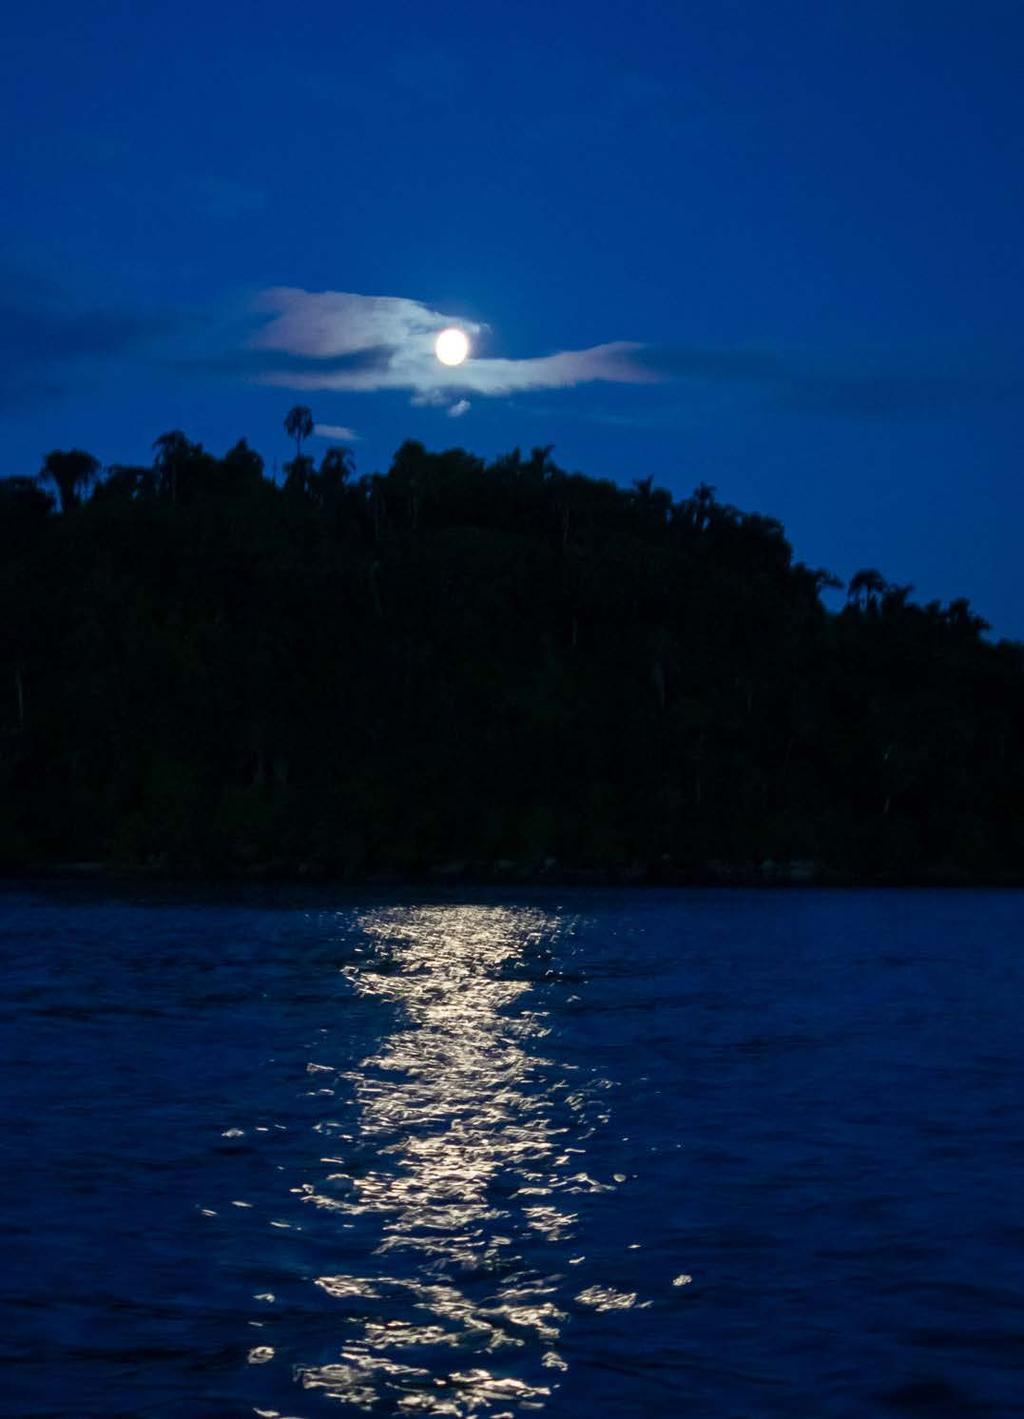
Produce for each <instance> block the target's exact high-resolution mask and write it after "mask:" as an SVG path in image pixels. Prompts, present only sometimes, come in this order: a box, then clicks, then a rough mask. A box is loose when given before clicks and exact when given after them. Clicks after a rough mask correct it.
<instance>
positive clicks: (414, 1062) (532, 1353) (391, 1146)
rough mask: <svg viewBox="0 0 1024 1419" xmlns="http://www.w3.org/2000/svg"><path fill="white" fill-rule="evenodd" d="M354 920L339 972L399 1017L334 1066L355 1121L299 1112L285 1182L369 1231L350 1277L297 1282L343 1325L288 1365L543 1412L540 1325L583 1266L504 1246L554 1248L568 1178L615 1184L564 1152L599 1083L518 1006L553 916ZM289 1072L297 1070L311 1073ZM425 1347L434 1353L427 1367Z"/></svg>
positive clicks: (419, 1409) (568, 1297)
mask: <svg viewBox="0 0 1024 1419" xmlns="http://www.w3.org/2000/svg"><path fill="white" fill-rule="evenodd" d="M362 925H363V929H364V931H365V935H366V937H367V938H368V940H369V942H370V943H371V946H370V949H369V950H368V952H367V955H368V959H367V961H366V964H365V965H359V966H355V965H348V966H346V967H345V968H344V969H345V974H346V975H347V976H348V977H349V979H350V981H351V983H352V986H353V988H354V990H355V992H356V993H357V995H358V996H361V997H364V998H365V997H370V998H376V999H377V1000H378V1001H383V1002H387V1003H388V1004H390V1005H392V1006H394V1007H396V1009H397V1011H398V1028H397V1029H396V1030H395V1032H394V1033H393V1034H391V1035H390V1036H388V1037H387V1038H385V1039H384V1040H383V1042H382V1044H381V1046H380V1049H379V1050H378V1051H377V1052H376V1053H375V1054H373V1055H372V1056H371V1057H370V1058H368V1059H365V1060H363V1062H362V1064H361V1065H360V1067H359V1069H358V1070H355V1071H349V1072H347V1073H342V1074H335V1075H334V1078H333V1081H332V1082H333V1083H334V1084H335V1088H336V1090H337V1092H338V1093H341V1092H343V1091H345V1090H346V1089H347V1090H349V1091H351V1093H350V1097H351V1099H352V1102H353V1104H354V1105H356V1106H357V1110H358V1134H357V1135H353V1133H352V1131H351V1129H350V1128H347V1127H346V1125H344V1124H340V1123H339V1124H331V1123H322V1124H320V1125H317V1127H318V1129H319V1131H320V1132H321V1133H322V1134H323V1135H324V1136H325V1142H328V1143H329V1146H328V1147H326V1148H325V1153H326V1154H327V1155H328V1156H327V1157H326V1158H325V1162H326V1164H327V1171H326V1173H325V1175H324V1176H323V1178H322V1179H321V1181H320V1182H319V1183H312V1182H306V1183H304V1184H303V1185H301V1187H300V1188H299V1189H296V1191H298V1192H300V1193H301V1196H302V1199H303V1200H304V1201H305V1202H307V1203H308V1204H310V1205H311V1206H313V1207H315V1208H318V1209H322V1210H323V1211H326V1212H328V1213H331V1214H333V1215H334V1216H335V1217H336V1218H337V1219H338V1222H339V1223H340V1224H342V1225H345V1224H346V1221H347V1219H349V1218H353V1217H358V1218H359V1219H360V1220H359V1226H360V1229H361V1230H365V1228H366V1225H367V1222H368V1221H369V1220H370V1219H372V1218H373V1217H376V1218H377V1219H379V1224H380V1226H379V1244H378V1245H377V1246H376V1249H375V1250H374V1252H373V1258H374V1259H375V1260H374V1265H373V1266H372V1267H367V1266H366V1265H365V1261H366V1260H369V1259H370V1258H369V1257H367V1256H365V1255H364V1258H363V1260H364V1265H363V1266H362V1268H361V1270H360V1272H359V1273H358V1274H353V1273H350V1272H339V1273H337V1274H330V1275H321V1276H318V1277H317V1278H316V1285H317V1286H318V1287H319V1288H320V1289H321V1291H323V1292H325V1293H326V1294H327V1295H328V1296H330V1297H332V1298H334V1299H335V1300H336V1301H337V1302H338V1321H339V1327H340V1328H342V1329H343V1330H344V1331H345V1332H346V1333H347V1339H346V1342H345V1344H344V1346H343V1348H342V1350H341V1352H340V1355H339V1356H338V1358H337V1360H336V1361H331V1362H330V1363H326V1364H319V1365H312V1366H308V1367H302V1366H300V1367H299V1369H298V1377H299V1379H300V1382H301V1384H302V1385H303V1387H304V1388H306V1389H307V1390H317V1391H321V1392H323V1393H325V1394H326V1395H329V1396H330V1397H331V1398H333V1399H337V1400H342V1401H345V1402H347V1403H348V1404H350V1405H354V1406H357V1407H363V1408H365V1407H369V1406H376V1405H379V1404H381V1403H384V1402H390V1403H391V1404H394V1405H398V1406H399V1409H400V1412H402V1413H406V1412H411V1413H424V1414H438V1415H449V1416H463V1415H472V1414H476V1413H477V1412H478V1411H481V1410H490V1409H491V1407H492V1406H497V1408H498V1409H500V1411H501V1412H502V1413H504V1414H510V1413H512V1412H513V1411H514V1410H519V1409H520V1408H522V1409H524V1410H533V1411H535V1410H537V1409H540V1408H544V1407H545V1404H546V1401H547V1399H548V1398H549V1396H550V1395H551V1394H552V1391H553V1389H555V1388H556V1387H557V1384H558V1379H559V1375H560V1373H561V1372H562V1371H563V1370H565V1369H566V1368H567V1365H566V1362H565V1360H564V1359H563V1358H562V1356H561V1355H560V1354H559V1351H558V1348H557V1346H558V1340H559V1335H560V1333H561V1330H562V1328H563V1324H564V1322H565V1320H566V1314H567V1312H566V1310H565V1305H566V1303H569V1304H571V1301H572V1297H573V1295H574V1293H575V1291H577V1290H579V1289H580V1286H581V1285H582V1281H580V1280H579V1279H578V1278H577V1277H572V1278H571V1281H576V1282H577V1284H576V1285H575V1286H573V1285H572V1284H571V1281H570V1279H569V1278H566V1277H559V1276H551V1275H545V1274H543V1273H542V1272H539V1271H537V1270H536V1269H533V1268H529V1267H526V1266H525V1265H524V1263H523V1260H522V1257H521V1255H520V1253H519V1248H520V1246H521V1245H522V1244H523V1243H524V1242H526V1240H527V1238H531V1239H532V1241H531V1243H530V1245H533V1246H535V1244H536V1242H537V1240H538V1239H540V1240H542V1241H543V1240H546V1241H550V1242H552V1243H556V1244H562V1245H563V1247H564V1243H565V1242H566V1241H567V1240H568V1239H569V1238H571V1237H572V1236H573V1234H574V1229H575V1228H576V1225H577V1222H578V1217H577V1214H576V1212H575V1211H574V1210H573V1196H574V1194H580V1193H591V1192H604V1191H614V1184H613V1183H611V1182H610V1181H608V1182H599V1181H597V1180H595V1179H593V1178H591V1177H589V1176H588V1174H587V1173H586V1171H585V1170H584V1167H583V1162H584V1159H583V1157H582V1155H583V1153H584V1148H583V1147H582V1146H581V1141H582V1140H583V1139H585V1138H586V1137H588V1136H589V1135H590V1134H591V1133H592V1132H593V1129H594V1127H595V1126H597V1125H599V1124H600V1123H602V1122H605V1121H607V1114H605V1113H604V1112H603V1100H602V1099H601V1090H602V1089H603V1088H604V1087H606V1086H605V1085H604V1082H603V1081H600V1080H597V1079H595V1078H594V1077H593V1076H592V1075H591V1076H588V1078H587V1079H586V1081H585V1082H581V1081H580V1080H579V1079H577V1078H574V1071H573V1070H572V1067H571V1066H567V1065H564V1064H563V1065H557V1064H555V1063H554V1062H553V1061H552V1060H550V1059H547V1058H545V1057H543V1056H542V1055H540V1054H539V1053H535V1052H533V1049H532V1048H531V1047H533V1046H535V1045H536V1044H538V1043H539V1042H540V1041H541V1040H543V1038H544V1036H545V1035H546V1034H547V1033H548V1028H547V1026H546V1024H545V1017H544V1015H543V1014H541V1013H539V1012H537V1011H534V1010H531V1008H530V1002H529V996H530V994H531V991H532V989H533V984H532V982H531V970H532V972H533V973H534V974H536V970H537V963H538V958H539V959H547V956H546V950H547V947H548V946H549V945H550V943H551V941H552V938H553V935H554V934H555V933H557V932H559V931H564V930H565V923H564V921H563V922H559V921H556V920H554V919H551V918H547V917H545V916H544V915H543V914H541V913H538V912H533V911H527V910H509V909H505V908H492V907H476V906H466V907H430V908H423V909H418V910H406V909H396V910H393V911H385V912H382V913H380V914H377V915H374V916H371V917H369V918H367V919H365V920H364V921H363V923H362ZM531 957H533V958H534V960H533V962H532V963H531ZM540 974H541V975H542V974H543V972H542V971H541V972H540ZM308 1068H309V1069H310V1071H312V1073H313V1077H314V1079H315V1081H316V1082H320V1080H321V1078H325V1077H326V1076H327V1074H328V1073H329V1072H330V1067H329V1066H327V1065H324V1064H321V1063H319V1062H315V1061H311V1063H310V1065H309V1066H308ZM328 1092H332V1091H328ZM353 1164H355V1166H354V1165H353ZM556 1264H557V1262H556ZM593 1291H594V1295H595V1296H596V1297H597V1299H594V1300H592V1299H589V1298H588V1296H583V1297H580V1298H578V1299H580V1300H581V1301H582V1303H583V1304H584V1305H593V1306H594V1307H595V1308H597V1309H603V1308H604V1307H605V1304H606V1303H607V1296H608V1293H606V1291H605V1290H604V1289H603V1288H600V1287H595V1288H593ZM598 1292H600V1295H598ZM634 1301H635V1297H633V1296H624V1297H622V1298H613V1301H612V1304H616V1305H619V1306H622V1305H625V1306H631V1305H632V1304H633V1302H634ZM439 1353H440V1354H441V1355H448V1356H450V1363H449V1364H448V1366H447V1367H446V1368H444V1369H443V1370H441V1371H440V1372H439V1370H438V1363H437V1355H438V1354H439ZM517 1370H518V1371H520V1373H521V1374H525V1375H526V1376H528V1378H521V1377H520V1375H518V1374H517V1373H516V1371H517ZM541 1376H544V1377H549V1378H546V1379H545V1380H542V1379H541ZM389 1412H390V1411H389ZM394 1412H399V1410H398V1409H396V1410H395V1411H394Z"/></svg>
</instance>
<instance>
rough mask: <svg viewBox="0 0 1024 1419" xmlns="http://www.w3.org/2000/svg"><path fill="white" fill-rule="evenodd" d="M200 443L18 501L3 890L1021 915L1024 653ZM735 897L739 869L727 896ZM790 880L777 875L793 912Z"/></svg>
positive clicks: (538, 460)
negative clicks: (40, 871) (930, 898)
mask: <svg viewBox="0 0 1024 1419" xmlns="http://www.w3.org/2000/svg"><path fill="white" fill-rule="evenodd" d="M310 428H311V419H310V417H309V413H308V410H306V409H304V408H300V409H296V410H293V411H292V412H291V414H290V415H289V420H288V431H289V433H290V434H291V435H292V436H293V437H294V438H295V441H296V454H295V458H294V459H293V460H292V461H291V462H290V463H289V464H288V465H287V467H286V470H285V471H286V478H285V481H284V485H283V486H280V487H279V486H277V485H276V484H275V483H273V482H271V481H269V480H268V479H267V478H266V477H265V476H264V471H263V464H262V461H261V459H260V458H259V456H258V455H257V454H256V453H254V452H253V451H252V450H251V449H249V448H248V447H247V445H246V444H245V442H244V441H243V442H240V443H239V444H237V445H236V446H235V447H234V448H233V449H232V450H231V451H230V452H229V453H228V454H227V455H226V456H225V457H224V458H214V457H212V456H211V455H210V454H208V453H206V452H204V450H203V449H202V448H201V447H200V446H199V445H197V444H193V443H191V442H190V441H189V440H188V439H187V438H186V437H185V436H184V435H183V434H181V433H179V432H173V433H168V434H165V435H163V436H162V437H161V438H159V439H158V440H157V441H156V444H155V446H154V448H155V459H154V463H153V466H152V467H149V468H128V467H117V468H112V469H110V470H109V471H108V473H107V476H106V477H105V478H104V479H103V480H102V481H100V482H98V483H97V484H96V486H95V487H94V489H93V491H92V495H91V497H89V499H88V501H83V493H84V490H85V488H86V487H87V486H88V484H89V483H90V481H91V480H92V479H93V477H94V475H95V472H96V467H97V465H96V464H95V461H94V460H92V459H90V458H89V456H88V455H86V454H81V453H79V452H78V451H74V452H72V453H68V454H60V453H53V454H50V455H49V456H48V458H47V460H46V465H45V473H46V474H47V475H48V477H49V478H50V480H51V481H52V482H54V483H56V485H57V487H58V491H59V495H60V506H61V509H62V511H61V512H59V513H58V512H57V511H56V510H55V508H54V503H53V499H52V498H50V497H49V496H48V495H47V494H46V493H44V492H43V491H42V489H41V488H40V487H39V486H38V484H36V483H33V482H31V481H29V480H26V479H15V478H11V479H7V480H4V481H0V588H2V593H3V604H4V607H5V615H4V617H3V621H2V626H0V858H2V859H3V860H5V861H7V862H8V863H12V864H18V863H21V864H24V863H28V862H34V861H37V862H45V861H60V860H69V859H70V860H74V859H91V860H103V861H114V862H125V863H140V864H144V863H150V864H160V865H163V866H166V867H168V868H169V869H173V870H204V871H214V872H221V871H222V872H234V871H258V870H275V869H276V870H280V871H281V872H288V873H294V872H300V871H301V872H312V873H318V874H323V875H338V876H363V875H366V874H373V873H377V872H388V871H390V872H399V873H402V872H418V871H424V870H427V871H429V870H432V869H433V870H437V869H438V868H439V867H441V866H442V865H444V864H452V870H455V867H454V864H457V863H464V864H466V865H467V868H468V870H475V871H483V872H496V873H499V874H500V873H501V872H506V873H508V874H510V875H514V874H516V873H518V872H521V873H522V874H523V875H527V874H530V873H537V872H543V871H544V870H545V864H547V870H549V871H551V870H554V868H553V863H555V862H557V864H559V867H560V869H567V870H568V869H572V870H586V869H591V870H594V871H601V872H611V873H613V874H616V873H617V874H620V875H627V876H636V877H640V876H645V877H647V876H649V877H655V878H662V879H665V880H689V879H692V878H700V877H702V876H706V875H708V874H709V873H710V874H711V875H714V874H716V873H717V874H718V875H719V876H726V877H728V876H729V874H730V873H736V872H740V873H742V872H747V873H753V872H759V873H761V874H762V875H767V876H769V877H770V876H771V875H772V869H771V868H768V869H765V868H764V867H763V866H762V864H764V863H765V862H766V860H771V861H772V862H775V863H781V864H787V863H792V862H794V861H795V860H807V861H809V862H813V863H815V864H818V869H819V871H821V872H823V873H824V874H825V875H826V877H827V876H828V875H829V874H834V875H835V876H836V878H837V879H838V878H842V877H848V878H857V879H860V880H900V881H908V880H924V881H928V880H946V881H960V880H962V881H970V880H996V881H1017V880H1020V879H1021V877H1022V875H1024V874H1022V864H1024V815H1022V808H1024V650H1022V648H1021V647H1020V646H1019V645H1016V644H1009V643H1001V644H998V645H993V644H991V643H990V642H989V641H987V640H986V639H985V638H984V636H983V632H984V631H985V630H986V629H987V628H986V627H985V625H984V623H983V622H982V621H980V620H979V618H978V617H976V616H974V615H973V614H972V613H971V611H970V609H969V607H968V606H967V604H966V603H965V602H963V601H953V602H952V603H950V604H949V605H948V606H941V605H939V604H937V603H932V604H930V605H928V606H924V607H922V606H919V605H916V604H914V603H913V602H912V601H911V600H910V588H908V587H898V586H891V585H889V584H888V583H886V581H885V580H884V578H883V577H882V576H881V575H880V574H879V573H878V572H876V571H873V570H871V571H864V572H860V573H858V575H857V576H856V577H854V579H853V581H852V582H851V584H850V588H849V598H848V601H847V604H846V606H845V608H844V609H843V610H842V611H841V612H839V613H838V614H831V613H829V612H827V611H826V610H825V608H824V607H823V605H822V603H821V600H820V591H821V589H822V587H823V586H824V585H826V584H829V583H830V582H831V583H832V584H834V582H833V581H832V579H830V578H829V577H828V575H827V573H824V572H820V571H814V570H811V569H809V568H807V567H805V566H803V565H801V564H799V563H794V562H793V560H792V556H791V552H790V547H789V545H788V543H787V541H786V539H785V536H784V534H783V530H782V528H781V526H780V525H779V524H778V523H777V522H775V521H773V520H772V519H770V518H766V517H761V516H756V515H751V514H745V513H741V512H739V511H737V510H736V509H735V508H732V507H728V506H725V505H723V504H722V503H720V502H718V501H717V500H716V498H715V494H714V490H713V489H712V488H709V487H707V486H706V485H703V484H702V485H701V486H700V487H699V488H698V489H697V490H696V492H695V493H694V494H693V496H692V497H690V498H687V499H685V500H683V501H679V502H676V501H673V499H672V498H671V497H670V495H669V494H668V493H666V492H664V491H663V490H662V489H659V488H656V487H654V486H653V484H652V482H651V480H650V479H645V480H643V481H642V482H638V483H636V484H634V486H633V488H632V489H630V490H624V489H622V488H620V487H617V486H616V485H614V484H612V483H609V482H600V481H595V480H593V479H589V478H585V477H583V476H581V475H579V474H570V473H566V472H564V471H562V470H561V469H559V468H558V467H556V465H555V464H554V463H553V462H552V459H551V450H550V449H546V448H541V449H535V450H534V451H533V453H532V454H531V455H530V457H529V458H524V457H522V456H521V454H520V453H519V451H518V450H516V451H515V452H513V453H512V454H510V455H508V456H507V457H504V458H501V459H499V460H498V461H497V462H495V463H493V464H491V465H485V464H484V463H483V462H481V461H480V460H479V459H477V458H474V457H473V456H472V455H470V454H468V453H466V452H464V451H462V450H460V449H453V450H450V451H448V452H446V453H440V454H431V453H428V452H426V450H425V449H424V448H423V447H422V446H421V445H419V444H415V443H407V444H405V445H403V446H402V448H400V449H399V450H398V453H397V454H396V456H395V460H394V463H393V465H392V468H391V470H390V472H389V473H388V474H387V475H385V476H380V475H377V474H373V475H371V476H369V477H363V478H361V479H359V480H355V479H354V478H353V476H352V465H351V460H350V458H349V456H348V454H347V453H345V452H343V451H341V450H332V451H330V452H329V453H328V454H327V455H326V456H325V457H324V459H323V460H322V461H321V463H320V466H319V468H316V467H315V466H314V463H313V460H311V459H310V458H308V457H307V456H305V455H303V453H302V440H303V439H304V438H305V437H307V436H308V434H309V431H310ZM716 864H717V865H716ZM787 870H788V869H780V872H781V875H783V876H785V875H786V871H787Z"/></svg>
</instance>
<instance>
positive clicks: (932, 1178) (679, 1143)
mask: <svg viewBox="0 0 1024 1419" xmlns="http://www.w3.org/2000/svg"><path fill="white" fill-rule="evenodd" d="M0 1017H2V1031H3V1051H2V1076H0V1078H2V1117H0V1138H2V1142H3V1148H4V1165H3V1169H2V1191H3V1215H4V1219H5V1223H6V1229H7V1230H6V1238H5V1241H4V1249H3V1265H2V1270H0V1307H2V1312H3V1314H2V1316H0V1344H2V1347H3V1351H4V1354H3V1365H2V1388H3V1397H2V1398H0V1411H2V1413H3V1414H5V1415H16V1416H19V1419H29V1417H30V1416H34V1417H36V1419H43V1416H47V1419H50V1416H61V1419H67V1416H86V1415H90V1416H91V1415H103V1416H108V1419H113V1416H125V1417H126V1419H127V1416H131V1419H138V1416H150V1415H152V1416H164V1415H167V1416H170V1415H174V1416H183V1419H233V1416H249V1415H259V1416H272V1415H278V1416H288V1419H315V1416H319V1415H328V1414H330V1415H334V1416H338V1415H341V1414H344V1413H353V1414H359V1413H361V1412H368V1413H370V1414H374V1415H412V1416H415V1415H448V1416H455V1417H456V1419H458V1416H465V1415H477V1414H479V1415H481V1416H486V1419H518V1416H520V1415H524V1414H538V1415H545V1416H550V1419H555V1416H569V1415H573V1416H575V1415H608V1416H615V1419H619V1416H625V1415H637V1416H639V1415H643V1416H673V1419H674V1417H675V1416H679V1415H686V1416H709V1417H710V1416H713V1417H714V1419H750V1416H762V1415H763V1416H776V1415H777V1416H786V1419H819V1417H820V1416H825V1415H828V1416H832V1415H837V1416H838V1415H843V1416H846V1415H849V1416H854V1415H856V1416H864V1415H887V1414H892V1415H900V1414H904V1415H911V1416H913V1415H925V1416H932V1415H940V1416H941V1415H947V1414H970V1415H992V1416H1001V1415H1011V1414H1021V1413H1024V1292H1022V1282H1024V1206H1022V1197H1024V1186H1022V1184H1024V1127H1022V1109H1024V1067H1022V1040H1024V1028H1022V1024H1024V895H1015V894H1012V893H996V892H956V893H954V892H949V893H927V892H889V893H875V892H835V893H819V892H786V893H777V894H769V893H757V892H735V893H732V892H721V891H716V892H707V893H702V892H693V893H660V892H650V893H644V892H640V891H636V892H629V893H621V894H620V893H614V892H607V893H600V892H597V893H588V894H579V895H576V894H571V893H568V894H567V893H561V894H559V893H554V892H551V893H541V892H537V893H536V894H529V893H527V894H525V895H524V896H522V897H520V898H511V897H507V896H502V895H501V894H498V893H479V894H471V895H469V896H468V897H466V898H465V899H463V900H454V899H440V898H438V899H434V900H429V899H427V900H424V899H422V898H421V899H413V898H399V897H390V898H382V897H380V896H369V895H365V896H356V895H351V894H349V895H345V894H343V893H336V894H332V893H330V892H328V891H323V892H320V893H317V894H315V895H314V894H306V895H296V894H292V895H288V894H283V895H279V896H274V895H269V894H268V895H257V894H253V895H249V896H245V895H235V896H234V897H230V898H226V897H219V898H218V897H209V898H206V899H204V898H200V897H187V896H182V895H177V896H176V895H173V894H164V895H163V896H157V895H150V896H148V897H140V898H138V899H137V900H132V899H130V898H127V897H124V896H121V897H114V896H105V895H100V894H87V893H69V892H64V893H58V894H50V895H42V894H38V893H34V892H6V893H5V894H3V895H2V896H0Z"/></svg>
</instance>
